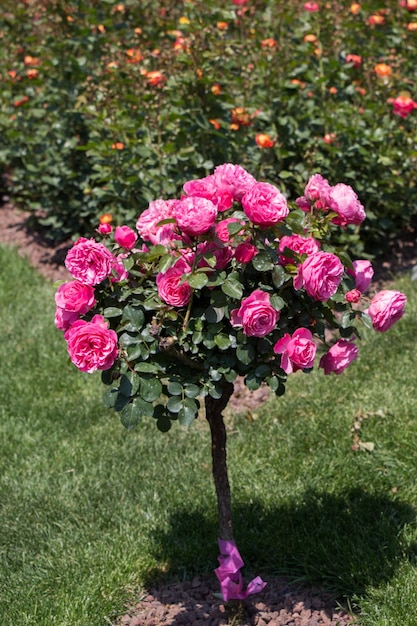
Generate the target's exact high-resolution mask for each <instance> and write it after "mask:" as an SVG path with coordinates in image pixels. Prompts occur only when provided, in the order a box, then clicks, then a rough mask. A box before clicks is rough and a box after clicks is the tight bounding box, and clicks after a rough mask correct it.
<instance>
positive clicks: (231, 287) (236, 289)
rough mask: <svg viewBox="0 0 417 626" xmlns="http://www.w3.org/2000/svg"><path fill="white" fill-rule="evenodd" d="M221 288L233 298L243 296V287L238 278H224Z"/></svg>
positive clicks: (236, 298)
mask: <svg viewBox="0 0 417 626" xmlns="http://www.w3.org/2000/svg"><path fill="white" fill-rule="evenodd" d="M221 289H222V291H223V293H225V294H226V295H227V296H230V297H231V298H234V299H235V300H240V299H241V298H242V296H243V287H242V284H241V283H240V282H239V281H238V280H232V279H226V280H225V282H224V283H223V284H222V286H221Z"/></svg>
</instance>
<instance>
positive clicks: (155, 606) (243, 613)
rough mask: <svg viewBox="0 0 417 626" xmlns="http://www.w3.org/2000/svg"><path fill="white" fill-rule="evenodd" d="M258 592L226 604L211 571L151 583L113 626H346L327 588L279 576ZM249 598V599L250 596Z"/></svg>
mask: <svg viewBox="0 0 417 626" xmlns="http://www.w3.org/2000/svg"><path fill="white" fill-rule="evenodd" d="M265 580H266V582H267V586H266V587H265V589H264V590H263V592H262V593H261V594H260V595H259V596H251V597H249V598H248V599H247V600H245V601H244V603H243V604H242V605H241V606H240V607H239V608H240V611H238V612H237V611H236V609H237V607H233V606H229V605H227V604H225V603H224V602H223V601H222V600H219V599H218V598H217V597H216V596H215V593H218V591H219V585H218V583H217V581H216V579H215V576H214V574H213V576H212V577H201V576H197V577H195V578H194V579H193V580H191V581H186V582H178V583H172V584H170V585H163V586H160V587H156V588H152V589H150V590H149V593H147V594H145V595H144V596H143V597H142V599H141V600H139V602H137V603H136V604H134V605H133V606H131V607H129V609H128V611H127V612H126V614H125V615H123V617H121V618H120V619H119V620H118V621H117V622H116V624H117V626H159V625H160V624H164V625H165V626H187V625H188V626H226V625H227V624H233V626H347V625H348V624H351V625H353V624H354V620H353V618H352V616H351V615H349V614H348V613H347V612H346V611H344V610H343V609H342V608H341V607H340V606H338V605H337V603H336V601H335V598H334V597H332V595H331V594H326V593H324V592H323V591H320V590H319V589H316V588H307V587H297V586H289V585H288V583H287V581H286V580H285V578H273V579H267V578H265ZM251 598H253V599H251Z"/></svg>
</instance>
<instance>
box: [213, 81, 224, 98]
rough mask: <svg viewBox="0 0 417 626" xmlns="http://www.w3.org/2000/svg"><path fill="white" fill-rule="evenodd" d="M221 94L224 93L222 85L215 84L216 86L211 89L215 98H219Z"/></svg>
mask: <svg viewBox="0 0 417 626" xmlns="http://www.w3.org/2000/svg"><path fill="white" fill-rule="evenodd" d="M221 92H222V88H221V85H219V83H214V85H212V87H211V93H212V94H213V96H219V95H220V94H221Z"/></svg>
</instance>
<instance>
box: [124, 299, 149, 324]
mask: <svg viewBox="0 0 417 626" xmlns="http://www.w3.org/2000/svg"><path fill="white" fill-rule="evenodd" d="M122 321H127V322H130V324H129V325H128V326H127V327H126V330H140V329H141V328H142V326H143V324H144V323H145V314H144V312H143V309H142V308H141V307H134V306H132V305H130V304H128V305H127V306H126V307H125V309H124V311H123V317H122Z"/></svg>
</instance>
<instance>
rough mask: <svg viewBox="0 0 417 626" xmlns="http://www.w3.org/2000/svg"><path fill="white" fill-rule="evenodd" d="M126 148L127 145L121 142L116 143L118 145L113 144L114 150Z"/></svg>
mask: <svg viewBox="0 0 417 626" xmlns="http://www.w3.org/2000/svg"><path fill="white" fill-rule="evenodd" d="M124 147H125V144H124V143H122V142H121V141H116V143H112V145H111V149H112V150H123V148H124Z"/></svg>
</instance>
